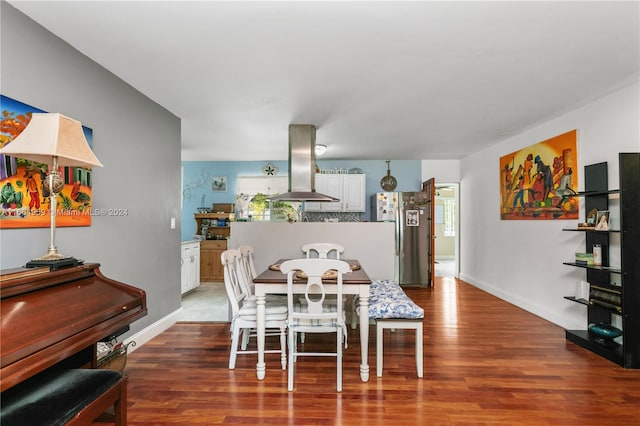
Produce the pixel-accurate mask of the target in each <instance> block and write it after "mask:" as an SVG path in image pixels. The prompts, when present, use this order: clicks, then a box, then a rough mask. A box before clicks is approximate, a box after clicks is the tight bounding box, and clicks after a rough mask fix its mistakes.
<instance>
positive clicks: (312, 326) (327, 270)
mask: <svg viewBox="0 0 640 426" xmlns="http://www.w3.org/2000/svg"><path fill="white" fill-rule="evenodd" d="M280 270H281V271H282V273H284V274H286V275H287V301H288V307H287V308H288V319H287V327H288V335H289V339H288V341H289V345H288V346H289V375H288V390H289V391H293V384H294V369H295V362H296V361H297V358H298V357H299V356H335V357H336V370H337V372H336V374H337V378H336V383H337V384H336V389H337V391H338V392H341V391H342V346H343V336H344V331H345V330H346V327H345V315H344V310H343V306H342V275H343V274H346V273H348V272H351V268H350V267H349V264H348V263H347V262H344V261H342V260H337V259H294V260H287V261H285V262H283V263H282V264H281V265H280ZM301 274H302V275H301ZM325 274H334V275H335V280H336V284H329V285H332V286H334V285H335V289H336V295H337V297H336V299H335V303H334V302H332V303H328V300H327V297H326V296H327V286H326V285H325V284H324V283H323V282H322V278H323V275H325ZM305 275H306V287H305V290H304V293H303V294H304V299H305V301H306V303H299V302H298V296H299V295H298V294H294V289H293V283H294V280H295V279H296V277H300V276H302V278H303V279H305V278H304V276H305ZM331 278H334V277H331ZM325 279H326V278H325ZM298 333H336V350H335V352H304V351H299V350H298V347H297V346H298V345H297V343H298V342H297V340H298V339H297V336H298Z"/></svg>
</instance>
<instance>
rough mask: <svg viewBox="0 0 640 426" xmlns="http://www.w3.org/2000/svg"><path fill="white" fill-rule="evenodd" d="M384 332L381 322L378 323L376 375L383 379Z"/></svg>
mask: <svg viewBox="0 0 640 426" xmlns="http://www.w3.org/2000/svg"><path fill="white" fill-rule="evenodd" d="M383 330H384V327H383V324H382V322H381V321H376V375H377V376H378V377H382V354H383V351H382V338H383V333H382V331H383Z"/></svg>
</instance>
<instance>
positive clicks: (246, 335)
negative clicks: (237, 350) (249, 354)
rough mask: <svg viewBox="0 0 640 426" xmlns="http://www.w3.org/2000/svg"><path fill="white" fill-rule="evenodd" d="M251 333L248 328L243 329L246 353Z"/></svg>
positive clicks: (243, 347) (243, 346) (243, 344)
mask: <svg viewBox="0 0 640 426" xmlns="http://www.w3.org/2000/svg"><path fill="white" fill-rule="evenodd" d="M250 331H251V330H249V329H248V328H243V329H242V350H243V351H246V350H247V346H248V345H249V337H250V334H251V333H250Z"/></svg>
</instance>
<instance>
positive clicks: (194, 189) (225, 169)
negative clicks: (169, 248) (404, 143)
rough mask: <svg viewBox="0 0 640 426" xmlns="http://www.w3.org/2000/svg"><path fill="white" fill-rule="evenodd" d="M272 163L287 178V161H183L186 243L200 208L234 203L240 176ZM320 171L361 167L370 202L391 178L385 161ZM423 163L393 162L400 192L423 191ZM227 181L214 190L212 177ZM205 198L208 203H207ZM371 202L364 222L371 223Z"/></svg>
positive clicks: (322, 163)
mask: <svg viewBox="0 0 640 426" xmlns="http://www.w3.org/2000/svg"><path fill="white" fill-rule="evenodd" d="M267 163H272V164H273V165H275V166H276V167H278V169H279V171H278V173H277V175H278V176H283V175H285V176H286V175H287V173H288V171H287V168H288V163H287V161H183V162H182V218H181V219H182V224H181V237H182V240H183V241H185V240H190V239H191V238H192V237H193V234H194V233H195V230H196V222H195V220H194V219H193V214H194V213H196V212H197V209H198V207H202V206H204V207H211V206H212V204H214V203H234V202H235V199H236V181H237V176H262V175H263V172H262V168H263V167H264V166H265V165H266V164H267ZM317 164H318V167H319V168H320V169H334V168H338V169H352V168H359V169H361V170H362V172H363V173H365V174H366V175H367V200H369V199H370V197H371V195H373V194H375V193H376V192H380V191H382V188H381V187H380V179H382V178H383V177H384V176H386V175H387V163H386V162H385V161H382V160H321V159H319V160H318V161H317ZM421 164H422V162H421V160H392V161H391V163H390V168H391V175H392V176H393V177H395V178H396V180H397V182H398V186H397V188H396V191H419V190H420V188H421V186H422V182H421V176H422V171H421ZM215 176H225V177H226V178H227V191H226V192H213V191H211V182H212V178H213V177H215ZM203 197H204V202H203ZM369 208H370V207H369V201H367V212H366V213H365V214H364V215H363V216H362V219H363V220H370V216H369Z"/></svg>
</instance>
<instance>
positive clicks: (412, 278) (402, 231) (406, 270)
mask: <svg viewBox="0 0 640 426" xmlns="http://www.w3.org/2000/svg"><path fill="white" fill-rule="evenodd" d="M429 202H430V200H429V199H428V194H427V193H426V192H378V193H377V194H376V195H374V196H372V205H371V209H372V215H373V219H374V220H375V221H377V222H386V221H390V222H395V225H396V267H395V274H396V276H395V279H396V280H397V281H398V284H400V285H403V284H404V285H409V284H411V285H421V286H429V285H430V282H429V281H430V277H429V255H430V254H429V250H430V244H429V243H430V241H429V228H428V227H430V226H431V224H430V223H429V220H430V219H429V218H430V213H429V211H428V210H427V209H428V208H429Z"/></svg>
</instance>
